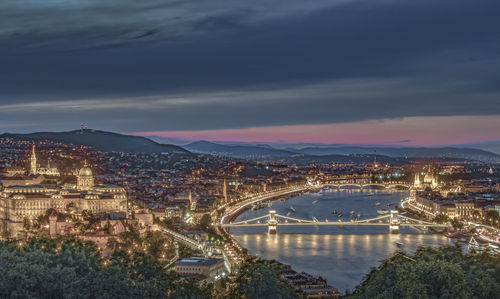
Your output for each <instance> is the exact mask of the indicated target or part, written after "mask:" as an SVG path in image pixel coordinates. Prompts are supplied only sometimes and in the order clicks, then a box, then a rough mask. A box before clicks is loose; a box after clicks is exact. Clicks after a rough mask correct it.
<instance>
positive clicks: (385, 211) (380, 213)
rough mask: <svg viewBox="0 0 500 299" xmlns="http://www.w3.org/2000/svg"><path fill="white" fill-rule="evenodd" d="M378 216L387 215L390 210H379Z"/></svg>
mask: <svg viewBox="0 0 500 299" xmlns="http://www.w3.org/2000/svg"><path fill="white" fill-rule="evenodd" d="M377 214H379V215H387V214H389V210H387V209H381V210H377Z"/></svg>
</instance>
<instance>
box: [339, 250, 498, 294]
mask: <svg viewBox="0 0 500 299" xmlns="http://www.w3.org/2000/svg"><path fill="white" fill-rule="evenodd" d="M499 263H500V257H498V256H489V255H487V254H481V255H463V253H462V250H461V248H460V247H450V246H449V247H443V248H441V249H439V250H434V249H430V248H419V249H418V250H417V252H416V253H415V255H413V256H408V255H406V254H405V253H401V252H398V253H396V254H395V255H394V256H392V257H390V258H388V259H387V260H385V261H384V262H382V264H381V265H380V267H379V268H377V269H372V271H371V272H370V273H369V274H368V275H367V276H366V277H365V278H364V280H363V282H362V283H361V284H360V285H358V286H357V287H356V288H355V291H354V293H353V294H348V295H347V296H346V297H347V298H494V297H495V296H497V294H498V292H500V267H499V266H498V265H499Z"/></svg>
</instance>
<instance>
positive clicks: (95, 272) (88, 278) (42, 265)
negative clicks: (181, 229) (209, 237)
mask: <svg viewBox="0 0 500 299" xmlns="http://www.w3.org/2000/svg"><path fill="white" fill-rule="evenodd" d="M0 277H2V279H1V280H0V297H1V298H165V297H171V298H207V297H208V295H207V294H206V293H205V290H203V289H201V288H200V287H198V286H197V285H196V284H194V283H193V282H190V281H187V280H185V279H182V278H180V277H179V276H177V275H176V274H175V273H173V272H170V273H166V272H165V271H164V270H163V269H162V268H161V266H160V265H159V264H158V263H157V262H156V261H154V259H153V258H151V256H149V255H146V254H143V253H136V254H134V255H133V256H130V255H128V254H126V253H125V252H122V251H116V252H115V253H114V254H113V256H112V257H111V258H110V259H109V260H108V259H103V258H101V256H100V254H99V252H98V251H97V248H96V247H95V245H94V244H93V243H89V242H81V241H79V240H67V241H65V242H63V243H62V244H58V243H57V242H56V241H55V240H50V239H39V240H32V241H31V242H30V243H28V244H25V245H24V244H20V243H4V244H3V245H2V246H0Z"/></svg>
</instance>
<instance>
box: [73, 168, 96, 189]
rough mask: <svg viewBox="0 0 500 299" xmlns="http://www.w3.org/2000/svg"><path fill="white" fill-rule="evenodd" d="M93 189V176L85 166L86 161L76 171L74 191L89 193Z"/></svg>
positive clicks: (90, 170)
mask: <svg viewBox="0 0 500 299" xmlns="http://www.w3.org/2000/svg"><path fill="white" fill-rule="evenodd" d="M93 187H94V174H93V173H92V169H90V167H89V166H88V165H87V161H85V164H84V165H83V168H81V169H80V170H79V171H78V174H77V176H76V190H78V191H89V190H90V189H92V188H93Z"/></svg>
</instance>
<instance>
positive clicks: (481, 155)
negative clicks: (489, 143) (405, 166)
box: [287, 146, 500, 162]
mask: <svg viewBox="0 0 500 299" xmlns="http://www.w3.org/2000/svg"><path fill="white" fill-rule="evenodd" d="M287 150H288V151H293V152H296V153H301V154H305V155H314V156H327V155H348V154H364V155H366V154H373V148H368V147H357V146H332V147H306V148H302V149H295V148H287ZM377 155H384V156H389V157H408V158H430V157H432V158H453V159H469V160H479V161H484V162H500V155H497V154H494V153H491V152H488V151H485V150H481V149H474V148H458V147H442V148H424V147H418V148H417V147H406V148H389V147H382V148H377Z"/></svg>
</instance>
